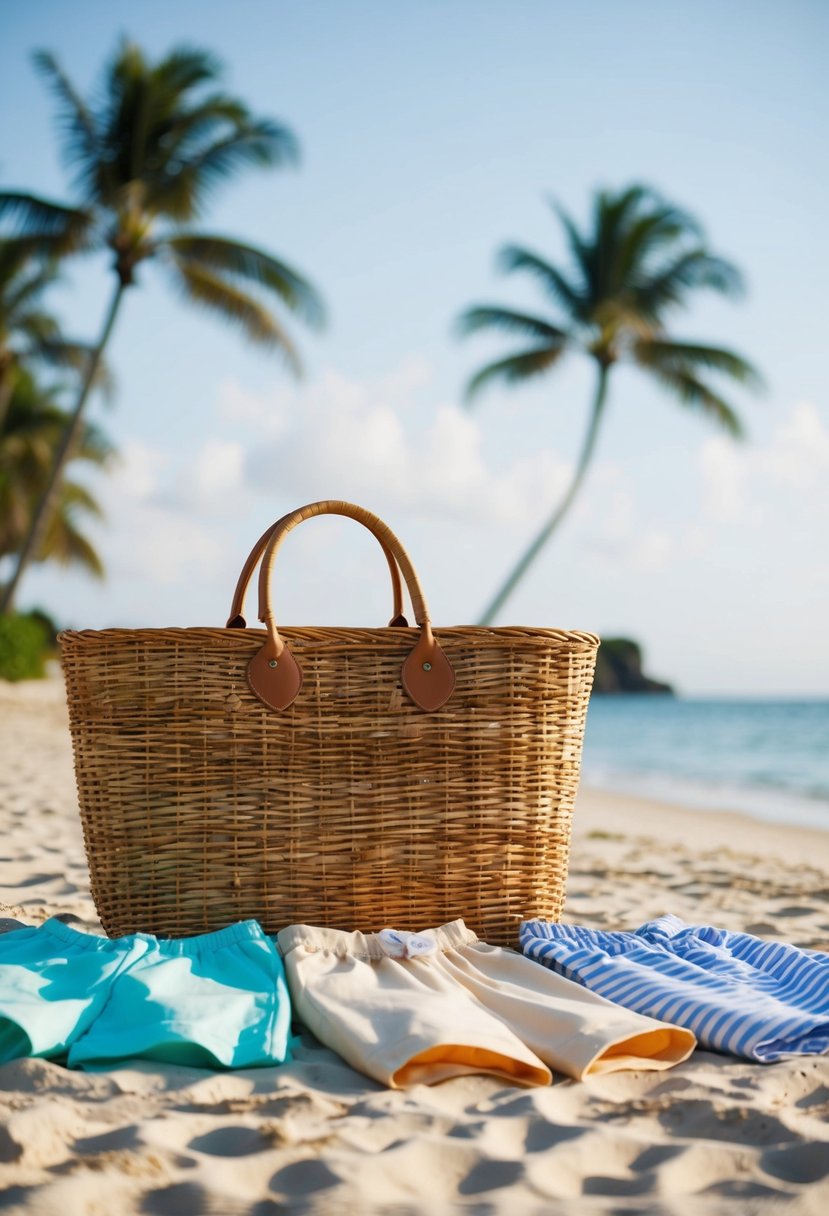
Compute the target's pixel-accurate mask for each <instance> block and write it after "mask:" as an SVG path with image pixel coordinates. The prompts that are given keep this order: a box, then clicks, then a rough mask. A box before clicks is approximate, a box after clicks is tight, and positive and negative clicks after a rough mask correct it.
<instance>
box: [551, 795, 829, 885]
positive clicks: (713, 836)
mask: <svg viewBox="0 0 829 1216" xmlns="http://www.w3.org/2000/svg"><path fill="white" fill-rule="evenodd" d="M620 821H622V822H620ZM590 831H605V832H621V833H622V834H626V833H627V834H633V835H637V836H638V835H644V836H648V837H652V838H653V839H654V840H657V841H660V842H663V843H672V844H686V845H693V844H694V843H695V837H698V836H700V835H703V834H704V836H705V841H704V845H705V847H706V848H710V847H711V846H712V845H717V846H719V847H721V848H723V849H728V850H730V851H732V852H733V853H741V854H744V855H747V856H750V857H754V856H758V855H759V856H766V857H767V856H775V857H777V858H779V859H780V860H783V861H787V862H789V863H791V864H794V865H806V866H810V867H814V868H818V869H823V870H826V871H827V873H829V831H824V830H823V829H822V828H811V827H805V826H803V825H801V824H794V823H774V822H772V821H771V820H766V819H758V818H755V817H754V816H753V815H749V814H747V813H746V812H745V811H740V810H732V809H730V808H728V807H721V808H716V809H714V808H711V809H709V808H708V807H706V808H705V809H700V810H699V811H696V810H693V809H691V808H690V807H686V806H683V805H682V804H680V803H676V802H668V801H663V800H662V799H655V798H647V797H645V796H644V795H640V794H636V795H634V794H628V793H623V792H620V791H616V790H608V789H605V788H604V787H600V786H592V785H590V784H589V782H584V783H583V784H581V785H580V787H579V793H578V795H577V798H576V807H575V811H574V815H573V837H574V839H575V838H576V837H579V836H581V835H584V834H586V833H589V832H590ZM700 843H702V842H700Z"/></svg>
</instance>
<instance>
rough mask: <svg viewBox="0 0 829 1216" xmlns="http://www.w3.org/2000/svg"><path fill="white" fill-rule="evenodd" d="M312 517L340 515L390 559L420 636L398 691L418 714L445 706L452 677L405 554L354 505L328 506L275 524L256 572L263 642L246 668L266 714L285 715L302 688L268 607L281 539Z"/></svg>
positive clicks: (392, 537) (332, 502) (303, 509)
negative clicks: (273, 711)
mask: <svg viewBox="0 0 829 1216" xmlns="http://www.w3.org/2000/svg"><path fill="white" fill-rule="evenodd" d="M315 515H344V516H346V517H347V518H349V519H354V520H356V521H357V523H360V524H362V525H363V527H365V528H368V530H369V532H371V533H372V534H373V535H374V536H376V538H377V540H378V541H379V542H380V544H381V545H382V546H383V547H384V549H386V550H387V551H388V552H389V553H390V554H391V555H392V556H393V558H394V560H395V563H396V565H397V566H399V567H400V570H401V572H402V574H403V578H404V579H405V580H406V586H407V588H408V591H409V596H410V598H411V601H412V608H413V610H414V616H415V620H416V621H417V624H418V625H419V626H420V636H419V638H418V639H417V642H416V643H415V645H414V648H413V649H412V650H411V651H410V652H409V654H408V655H407V656H406V658H405V660H404V662H403V666H402V668H401V671H400V678H401V681H402V684H403V688H404V689H405V690H406V692H407V693H408V695H409V697H410V698H411V700H412V701H414V703H415V705H417V706H418V707H419V708H420V709H425V710H427V711H432V710H435V709H440V707H441V706H442V705H445V704H446V702H447V701H448V700H449V698H450V696H451V695H452V690H453V689H454V687H455V673H454V672H453V670H452V667H451V665H450V663H449V660H448V659H447V658H446V655H445V654H444V653H443V651H442V650H441V648H440V646H439V644H438V642H437V641H436V640H435V637H434V634H433V633H432V625H431V621H430V619H429V610H428V608H427V607H426V600H425V598H424V596H423V591H422V590H421V586H420V580H419V579H418V577H417V574H416V573H415V568H414V566H413V565H412V563H411V560H410V558H409V555H408V553H407V552H406V550H405V549H404V548H403V546H402V544H401V543H400V541H399V540H398V539H397V537H396V536H395V535H394V533H393V532H392V530H391V528H390V527H389V526H388V524H385V523H383V521H382V519H380V518H379V517H378V516H377V515H372V514H371V512H370V511H366V510H365V508H363V507H358V506H355V505H354V503H350V502H340V501H338V500H330V501H325V502H312V503H309V504H308V506H306V507H300V508H299V509H298V510H296V511H292V512H291V513H290V514H289V515H284V516H283V517H282V519H280V520H278V521H277V523H276V524H274V526H273V529H272V530H271V536H270V539H269V540H268V542H267V546H266V548H265V552H264V554H263V557H262V565H261V567H260V569H259V619H260V621H264V623H265V628H266V630H267V634H268V636H267V640H266V642H265V644H264V646H263V647H262V649H261V650H260V651H259V653H258V654H256V655H254V657H253V658H252V659H251V661H250V663H249V664H248V683H249V684H250V687H251V689H252V690H253V692H254V693H255V694H256V696H257V697H259V699H260V701H263V702H264V703H265V704H266V705H269V706H270V707H271V709H279V710H282V709H287V708H288V706H289V705H291V704H293V702H294V700H295V699H296V696H297V694H298V692H299V690H300V688H301V687H302V671H301V669H300V667H299V664H298V663H297V661H296V659H295V658H294V656H293V655H292V654H291V652H290V650H289V648H288V647H287V646H286V645H285V642H284V641H283V640H282V638H281V637H280V636H279V631H278V629H277V626H276V618H275V616H274V611H273V604H272V601H271V573H272V570H273V564H274V560H275V558H276V554H277V552H278V550H279V548H280V546H281V545H282V543H283V541H284V540H285V537H286V536H287V535H288V533H289V532H292V531H293V529H294V528H296V527H297V525H298V524H301V523H303V521H304V520H306V519H311V518H312V517H313V516H315Z"/></svg>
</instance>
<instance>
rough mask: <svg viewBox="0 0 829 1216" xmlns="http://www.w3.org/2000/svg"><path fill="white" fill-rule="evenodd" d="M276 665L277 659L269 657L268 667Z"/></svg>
mask: <svg viewBox="0 0 829 1216" xmlns="http://www.w3.org/2000/svg"><path fill="white" fill-rule="evenodd" d="M276 666H277V662H276V659H268V667H276Z"/></svg>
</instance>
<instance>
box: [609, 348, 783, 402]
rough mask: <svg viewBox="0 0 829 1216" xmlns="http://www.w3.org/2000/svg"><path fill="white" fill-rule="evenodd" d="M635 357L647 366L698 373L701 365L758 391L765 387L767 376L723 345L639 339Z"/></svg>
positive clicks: (661, 369)
mask: <svg viewBox="0 0 829 1216" xmlns="http://www.w3.org/2000/svg"><path fill="white" fill-rule="evenodd" d="M633 357H634V359H635V360H636V362H637V363H638V364H639V365H640V366H641V367H645V368H649V369H650V368H655V369H658V370H660V371H667V372H682V373H689V374H691V375H694V374H696V371H697V370H698V369H700V368H702V369H705V370H708V371H715V372H720V373H721V374H722V375H725V376H728V377H730V378H731V379H732V380H736V381H737V382H738V383H739V384H744V385H746V387H747V388H751V389H753V390H755V391H759V390H760V389H762V388H763V378H762V376H761V375H760V372H759V371H758V370H757V368H756V367H754V365H753V364H752V363H749V361H748V360H747V359H744V358H743V357H742V355H738V354H736V352H734V351H731V350H725V349H724V348H723V347H720V346H707V345H705V344H704V343H701V342H676V341H671V340H669V339H667V338H648V339H643V340H641V341H639V342H636V343H635V344H634V346H633Z"/></svg>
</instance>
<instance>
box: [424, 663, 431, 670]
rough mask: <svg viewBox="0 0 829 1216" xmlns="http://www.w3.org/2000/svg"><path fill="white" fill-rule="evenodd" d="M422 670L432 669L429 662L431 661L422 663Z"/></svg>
mask: <svg viewBox="0 0 829 1216" xmlns="http://www.w3.org/2000/svg"><path fill="white" fill-rule="evenodd" d="M423 670H424V671H431V670H432V664H431V663H424V664H423Z"/></svg>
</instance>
